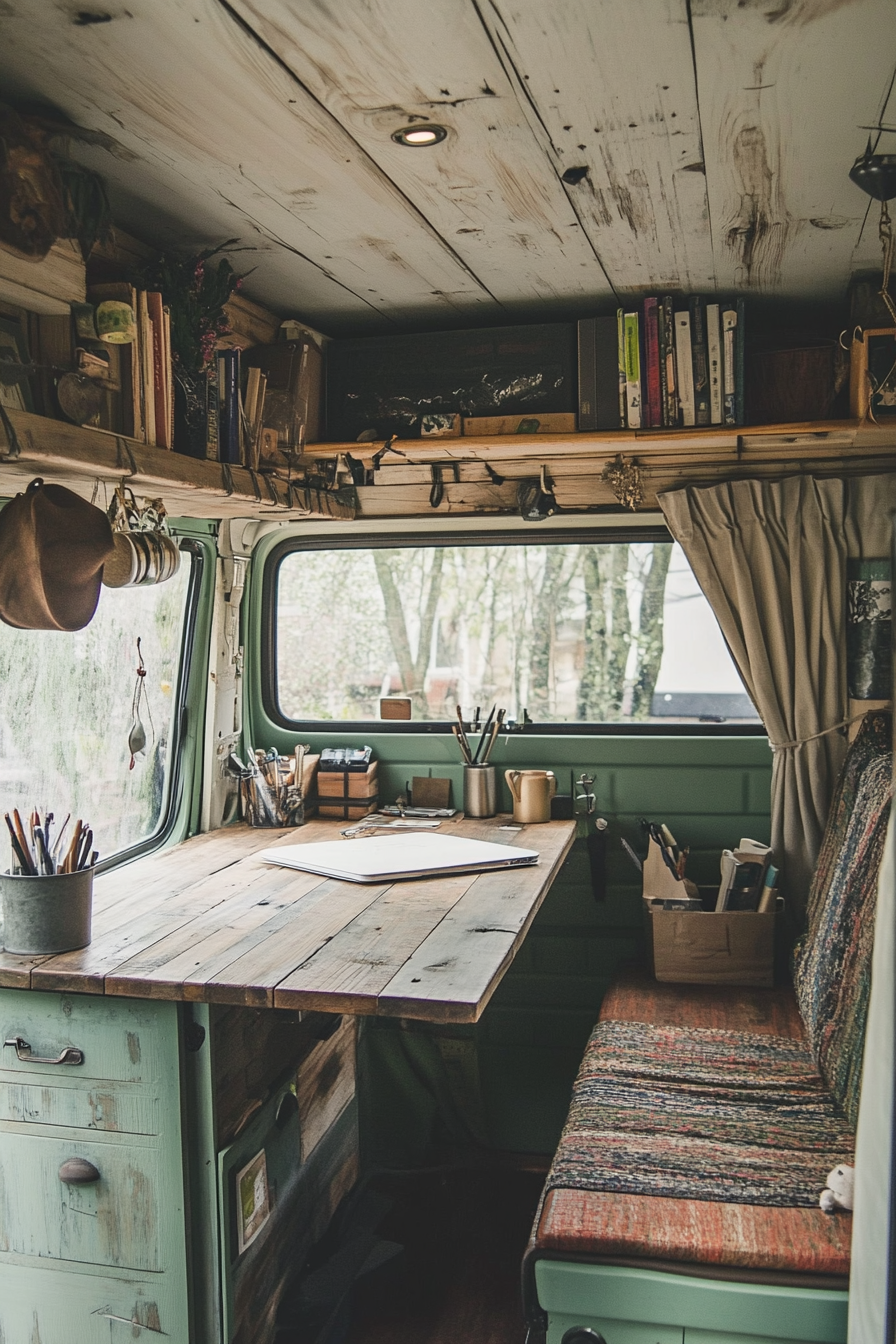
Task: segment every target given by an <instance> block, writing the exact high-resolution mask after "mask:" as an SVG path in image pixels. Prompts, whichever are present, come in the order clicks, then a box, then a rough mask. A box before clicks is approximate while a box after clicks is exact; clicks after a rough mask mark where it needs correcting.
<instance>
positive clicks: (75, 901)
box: [0, 868, 93, 953]
mask: <svg viewBox="0 0 896 1344" xmlns="http://www.w3.org/2000/svg"><path fill="white" fill-rule="evenodd" d="M0 897H2V906H3V929H2V933H0V942H2V944H3V946H4V948H5V949H6V951H7V952H30V953H48V952H73V951H74V950H75V949H76V948H79V947H86V946H87V944H88V943H89V942H90V918H91V913H92V909H93V869H92V868H83V869H81V870H80V872H77V873H56V874H54V875H53V876H52V877H13V876H11V875H10V874H9V873H0Z"/></svg>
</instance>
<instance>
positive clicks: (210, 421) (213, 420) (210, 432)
mask: <svg viewBox="0 0 896 1344" xmlns="http://www.w3.org/2000/svg"><path fill="white" fill-rule="evenodd" d="M205 427H206V428H205V456H206V458H207V459H208V460H209V461H210V462H217V461H218V360H217V358H215V359H213V360H212V362H211V364H210V365H209V368H208V371H207V374H206V400H205Z"/></svg>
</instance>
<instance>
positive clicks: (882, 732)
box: [794, 712, 893, 1126]
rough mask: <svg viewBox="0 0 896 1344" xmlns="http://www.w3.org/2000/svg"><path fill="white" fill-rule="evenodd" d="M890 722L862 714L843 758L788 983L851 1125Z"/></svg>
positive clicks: (888, 784) (888, 794)
mask: <svg viewBox="0 0 896 1344" xmlns="http://www.w3.org/2000/svg"><path fill="white" fill-rule="evenodd" d="M891 744H892V721H891V716H890V715H889V714H886V713H883V712H875V713H871V714H868V715H866V717H865V719H864V720H863V722H862V726H861V728H860V730H859V732H858V734H857V735H856V738H855V740H854V741H853V743H852V744H851V746H850V748H849V751H848V752H847V756H846V760H845V761H844V764H843V769H842V771H841V773H840V778H839V780H838V781H837V786H836V789H835V791H834V798H833V801H832V804H831V810H830V814H829V816H828V822H827V826H826V828H825V833H824V837H823V839H822V843H821V849H820V851H819V856H818V862H817V864H816V868H815V875H814V878H813V881H812V887H811V889H810V892H809V899H808V904H807V910H806V920H807V928H806V932H805V934H804V936H803V938H802V939H801V940H800V942H799V943H798V944H797V947H796V950H795V952H794V985H795V988H796V994H797V1000H798V1002H799V1006H800V1012H801V1014H802V1017H803V1021H804V1023H805V1026H806V1032H807V1034H808V1037H809V1042H810V1045H811V1047H812V1050H813V1053H814V1056H815V1059H816V1061H817V1063H818V1067H819V1069H820V1071H821V1073H822V1075H823V1077H824V1079H825V1081H826V1082H827V1084H828V1086H829V1087H830V1089H831V1091H832V1092H833V1094H834V1096H835V1098H836V1099H837V1101H838V1102H839V1103H840V1104H841V1105H842V1107H843V1109H844V1111H845V1113H846V1115H847V1117H848V1119H849V1120H850V1122H851V1124H852V1125H853V1126H855V1124H856V1122H857V1119H858V1109H859V1090H860V1087H861V1080H862V1051H863V1046H864V1041H865V1024H866V1021H867V1017H868V998H869V994H870V988H871V952H872V945H873V941H874V913H875V908H876V904H877V877H878V872H879V870H880V864H881V859H882V857H883V850H884V842H885V839H886V831H887V821H888V819H889V814H890V800H891V798H892V794H893V784H892V745H891Z"/></svg>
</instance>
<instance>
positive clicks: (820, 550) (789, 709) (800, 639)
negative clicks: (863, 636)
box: [659, 474, 896, 923]
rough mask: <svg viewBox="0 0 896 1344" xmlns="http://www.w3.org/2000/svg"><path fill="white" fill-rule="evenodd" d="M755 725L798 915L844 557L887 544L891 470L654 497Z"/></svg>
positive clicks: (842, 621) (835, 701) (829, 773)
mask: <svg viewBox="0 0 896 1344" xmlns="http://www.w3.org/2000/svg"><path fill="white" fill-rule="evenodd" d="M659 503H660V507H661V508H662V510H663V513H664V514H665V517H666V521H667V523H668V526H669V530H670V532H671V533H672V536H673V537H674V538H675V540H676V541H678V542H679V543H680V544H681V547H682V550H683V551H684V553H685V555H686V556H687V558H688V561H689V562H690V565H691V568H692V569H693V571H694V574H695V576H696V578H697V582H698V583H699V584H700V587H701V588H702V589H703V591H704V593H705V594H706V597H707V599H708V601H709V604H710V606H711V607H712V609H713V611H714V613H715V615H716V619H717V620H718V622H719V625H720V626H721V629H722V634H723V635H724V637H725V639H726V641H727V643H728V647H729V648H730V650H731V653H732V656H733V658H734V661H735V663H736V664H737V668H738V671H739V672H740V675H741V677H742V679H743V682H744V685H745V687H746V689H747V691H748V693H749V695H750V698H751V699H752V701H753V703H754V705H755V706H756V708H757V710H758V712H759V715H760V717H761V719H762V722H763V723H764V725H765V729H766V732H767V733H768V736H769V741H770V742H771V745H772V749H773V751H774V753H775V754H774V762H773V766H772V835H771V843H772V847H773V849H774V850H775V854H776V855H777V856H778V857H777V861H778V862H779V864H780V866H781V868H782V874H783V879H784V883H785V885H786V890H787V892H788V895H789V897H790V912H791V920H792V921H793V922H794V923H799V922H800V921H801V916H802V912H803V910H804V909H805V900H806V894H807V892H808V889H809V882H810V879H811V876H812V870H813V868H814V866H815V859H816V856H817V854H818V847H819V844H820V842H821V836H822V832H823V830H824V825H825V820H826V818H827V811H828V806H829V804H830V799H831V794H832V792H833V787H834V783H835V781H836V778H837V774H838V772H839V769H840V766H841V764H842V762H843V757H844V755H845V752H846V734H845V731H844V730H842V729H841V730H839V731H831V730H832V729H836V728H837V725H841V724H842V723H843V722H844V720H845V719H846V716H847V688H846V648H845V643H846V559H847V556H848V555H849V556H856V557H865V558H872V557H879V556H886V555H889V553H890V526H891V524H890V513H891V511H892V510H893V508H894V507H896V475H894V474H886V475H879V476H860V477H854V478H851V479H846V480H836V479H835V480H818V479H816V478H814V477H812V476H792V477H788V478H787V479H785V480H781V481H755V480H744V481H726V482H723V483H722V484H720V485H714V486H705V487H702V486H688V487H687V488H685V489H683V490H673V491H669V492H668V493H666V494H663V495H660V497H659Z"/></svg>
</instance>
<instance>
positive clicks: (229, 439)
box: [218, 349, 242, 466]
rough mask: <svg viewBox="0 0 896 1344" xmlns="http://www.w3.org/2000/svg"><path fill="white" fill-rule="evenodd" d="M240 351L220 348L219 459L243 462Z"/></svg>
mask: <svg viewBox="0 0 896 1344" xmlns="http://www.w3.org/2000/svg"><path fill="white" fill-rule="evenodd" d="M239 377H240V352H239V350H238V349H234V350H219V351H218V460H219V461H220V462H227V463H229V464H230V465H231V466H239V463H240V434H241V430H240V420H241V416H242V407H241V402H240V382H239Z"/></svg>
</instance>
